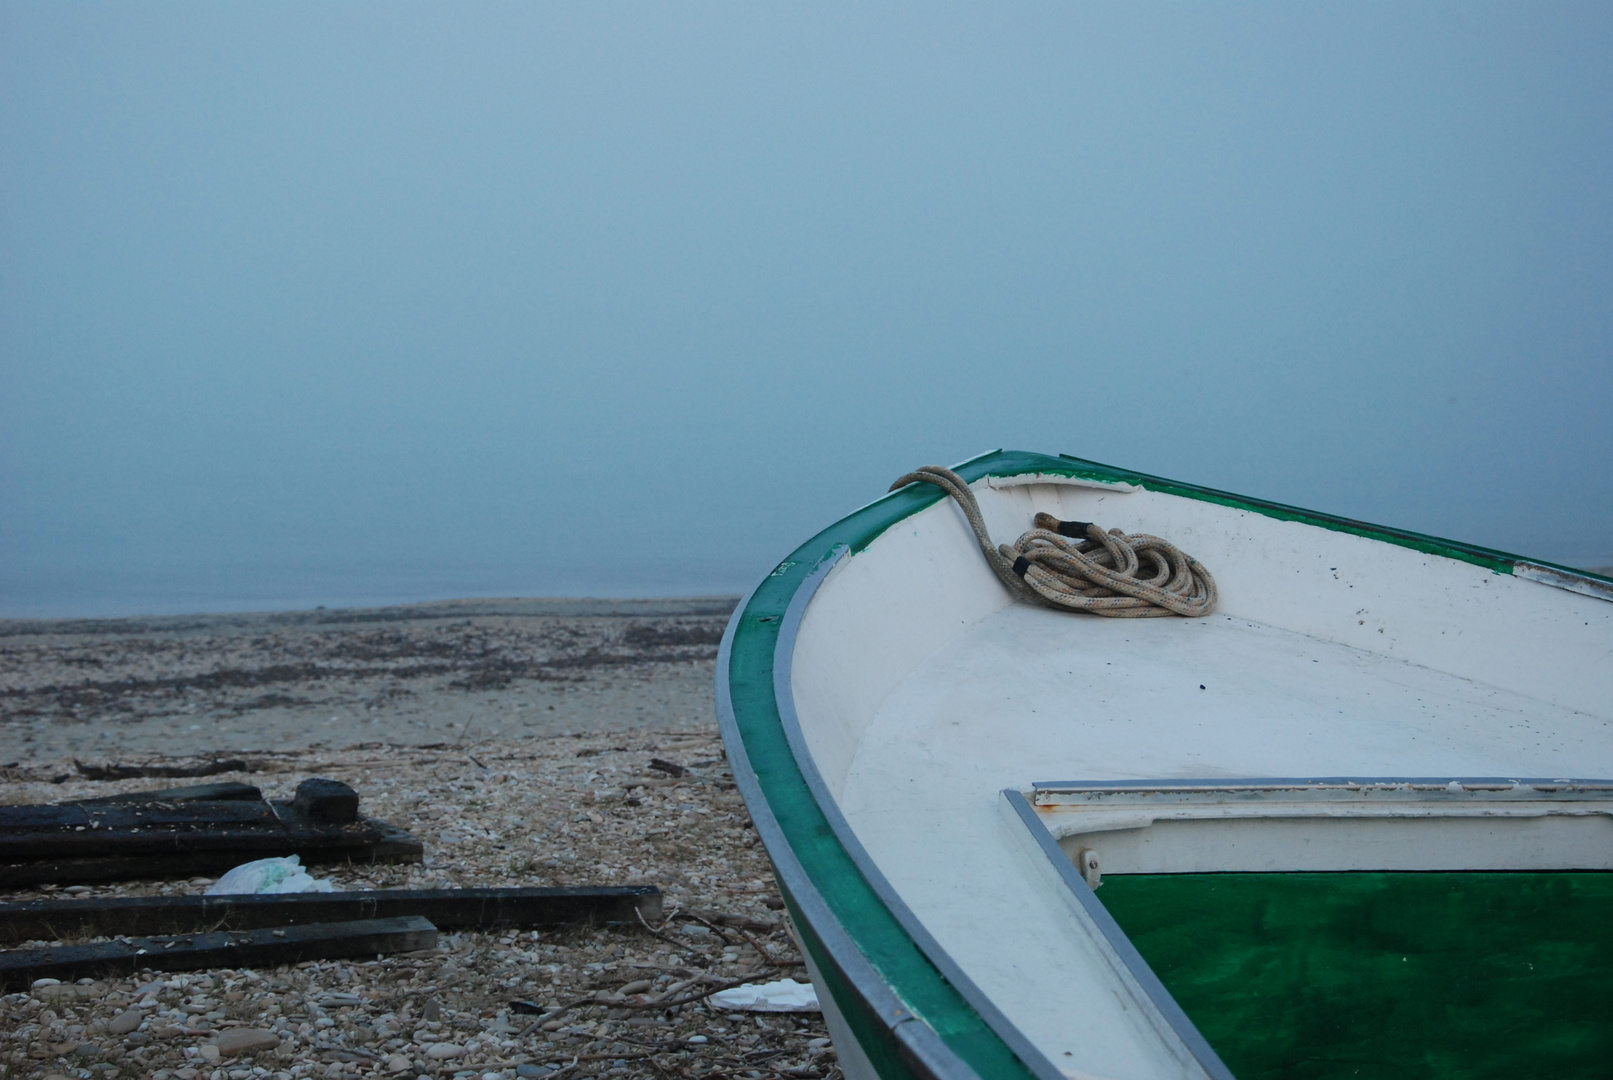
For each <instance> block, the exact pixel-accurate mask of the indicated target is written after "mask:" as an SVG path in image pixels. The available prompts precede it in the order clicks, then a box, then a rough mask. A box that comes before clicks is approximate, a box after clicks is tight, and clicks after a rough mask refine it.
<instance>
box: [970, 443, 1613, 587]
mask: <svg viewBox="0 0 1613 1080" xmlns="http://www.w3.org/2000/svg"><path fill="white" fill-rule="evenodd" d="M1034 456H1040V455H1034ZM1059 460H1060V461H1061V462H1062V463H1064V465H1065V471H1064V472H1063V473H1061V475H1068V476H1077V477H1080V478H1082V479H1086V480H1104V481H1120V482H1122V483H1127V484H1136V485H1138V486H1139V487H1143V488H1147V489H1148V490H1149V491H1158V492H1161V493H1163V494H1167V495H1179V496H1181V497H1183V498H1186V499H1197V500H1199V501H1200V502H1211V503H1216V504H1218V505H1220V506H1229V507H1232V508H1234V509H1238V510H1248V511H1250V512H1251V513H1256V514H1260V515H1261V516H1263V517H1269V518H1276V519H1278V520H1279V521H1298V522H1301V523H1303V524H1305V525H1315V526H1316V527H1317V528H1321V529H1329V530H1331V531H1333V532H1342V533H1350V534H1352V535H1354V536H1362V537H1366V538H1367V539H1369V540H1379V541H1382V542H1383V543H1386V544H1394V545H1396V546H1398V547H1406V548H1412V549H1413V550H1415V551H1422V552H1426V553H1427V554H1429V555H1442V556H1444V557H1445V558H1447V559H1458V560H1460V561H1462V562H1467V563H1472V564H1473V565H1475V566H1482V567H1484V568H1485V569H1487V570H1494V571H1495V572H1496V573H1498V574H1510V573H1512V566H1513V564H1514V563H1518V562H1530V563H1534V564H1536V565H1538V566H1549V567H1552V568H1553V569H1555V570H1562V571H1564V572H1565V573H1569V574H1583V575H1584V576H1586V577H1589V578H1594V579H1596V580H1598V581H1613V578H1605V577H1602V576H1601V575H1600V574H1592V573H1588V572H1586V571H1584V570H1579V569H1576V568H1574V567H1572V566H1562V565H1560V564H1558V563H1552V562H1546V561H1545V560H1544V559H1534V558H1527V557H1525V556H1522V555H1513V554H1511V553H1509V552H1505V551H1497V550H1496V549H1495V548H1487V547H1480V546H1478V545H1477V544H1467V543H1463V542H1462V541H1460V540H1447V539H1445V538H1444V537H1441V536H1429V535H1427V534H1426V533H1418V532H1412V531H1410V530H1409V529H1396V528H1392V527H1390V526H1388V525H1373V524H1370V523H1368V522H1365V521H1356V520H1354V519H1352V518H1346V517H1339V516H1338V515H1337V514H1324V513H1322V512H1320V511H1317V510H1306V509H1304V508H1303V507H1299V506H1289V505H1287V504H1286V503H1278V502H1270V501H1268V500H1266V499H1251V498H1249V497H1248V496H1245V495H1234V494H1233V493H1231V492H1229V491H1218V490H1217V489H1215V488H1208V487H1202V486H1200V485H1198V484H1183V483H1180V482H1178V481H1176V480H1167V479H1165V478H1164V477H1161V476H1150V475H1149V474H1148V473H1140V472H1133V471H1131V470H1130V469H1120V468H1116V467H1115V466H1113V465H1104V464H1101V463H1099V462H1096V461H1088V460H1086V459H1085V458H1078V457H1072V456H1070V455H1069V454H1060V455H1059ZM1021 471H1023V470H1021ZM1042 471H1051V470H1042ZM993 475H997V474H996V472H995V470H993Z"/></svg>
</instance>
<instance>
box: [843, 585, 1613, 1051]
mask: <svg viewBox="0 0 1613 1080" xmlns="http://www.w3.org/2000/svg"><path fill="white" fill-rule="evenodd" d="M1610 736H1613V716H1610V715H1609V714H1607V713H1602V714H1600V715H1592V714H1589V713H1586V712H1578V711H1574V710H1572V709H1568V708H1564V707H1561V706H1556V705H1550V704H1546V703H1543V702H1541V701H1538V700H1534V699H1532V698H1529V697H1526V696H1523V695H1520V694H1518V693H1515V692H1511V691H1507V690H1502V689H1497V688H1495V687H1490V686H1486V685H1484V684H1482V683H1480V682H1477V681H1474V680H1470V679H1465V678H1461V677H1458V676H1453V675H1450V674H1446V673H1443V672H1440V671H1436V670H1433V669H1430V668H1425V667H1419V666H1416V665H1413V664H1410V663H1407V662H1405V661H1403V660H1397V659H1394V658H1391V657H1387V656H1384V655H1378V654H1374V653H1370V652H1366V651H1363V650H1360V649H1357V648H1354V647H1351V646H1346V645H1341V644H1336V643H1331V642H1327V641H1323V640H1320V639H1317V638H1312V637H1307V636H1305V635H1302V634H1298V633H1295V632H1292V631H1287V630H1282V629H1278V628H1274V627H1271V626H1267V625H1263V624H1260V623H1257V622H1252V621H1249V620H1247V619H1244V618H1239V617H1236V616H1227V615H1215V616H1211V617H1209V618H1205V619H1195V620H1185V619H1151V620H1108V619H1100V618H1093V617H1085V616H1072V615H1068V614H1064V613H1059V612H1055V611H1051V610H1048V609H1044V608H1039V607H1032V606H1030V605H1026V604H1014V605H1012V606H1009V607H1007V608H1004V609H1002V610H999V611H997V612H996V613H995V614H992V615H990V616H988V617H986V618H984V619H982V620H981V621H979V622H978V623H975V624H974V625H973V626H971V627H970V628H968V629H967V630H966V631H964V632H963V633H962V634H960V635H959V636H958V637H956V638H954V639H953V640H952V641H951V642H950V643H948V644H947V645H946V646H944V647H943V648H941V649H940V650H939V651H937V652H936V653H934V654H933V655H932V656H930V657H929V658H928V659H927V660H925V661H924V662H923V663H922V664H921V665H920V666H918V667H917V668H915V669H914V670H913V671H912V672H911V673H910V674H909V675H908V677H907V678H906V679H905V680H904V681H902V682H901V683H900V684H899V685H898V686H897V687H896V689H895V690H894V692H893V693H891V694H890V695H889V697H888V698H887V699H886V700H885V701H884V703H883V705H882V706H881V707H880V708H879V709H878V711H877V713H876V714H875V716H874V719H873V722H872V724H871V726H869V728H868V729H867V730H866V733H865V735H864V737H863V739H862V741H861V744H860V746H859V747H858V749H857V752H856V755H855V757H854V759H853V760H852V763H851V767H850V769H849V770H848V772H847V774H846V776H845V779H844V781H843V783H842V784H841V785H840V791H839V792H838V793H837V794H838V797H839V801H840V805H841V809H842V811H843V812H844V814H845V816H846V818H847V820H848V822H849V823H850V825H851V827H852V828H853V830H854V831H855V832H856V834H857V836H858V838H859V839H860V840H861V842H862V843H863V845H864V846H865V847H866V848H867V850H868V852H869V854H870V855H871V856H872V857H873V860H874V862H875V863H876V864H878V866H879V867H880V869H881V871H882V872H883V873H884V875H885V876H886V878H887V879H888V880H889V881H890V883H891V885H892V886H893V887H894V888H895V890H896V892H898V893H899V894H900V895H901V896H902V898H903V900H904V901H905V902H906V903H907V904H908V906H909V907H910V908H911V910H912V911H913V912H914V914H915V915H916V916H917V917H918V918H919V920H921V921H922V922H923V923H924V925H925V927H926V929H928V930H929V932H930V933H931V934H932V935H933V936H934V937H935V939H936V940H937V942H938V943H939V944H940V945H941V947H942V948H944V949H945V950H946V951H947V952H948V953H949V954H950V955H951V957H952V958H953V959H954V960H955V961H956V962H957V963H958V964H959V966H960V967H961V968H962V969H963V971H964V972H965V973H966V974H967V975H968V976H969V977H970V978H971V979H972V980H973V981H974V982H975V983H976V985H977V986H978V987H979V988H980V990H982V991H983V992H984V993H985V995H986V996H987V997H989V998H990V999H992V1000H993V1001H994V1002H996V1003H997V1004H998V1005H999V1006H1000V1007H1001V1008H1002V1010H1003V1012H1004V1013H1006V1014H1007V1015H1009V1016H1011V1017H1013V1019H1014V1022H1015V1023H1016V1024H1017V1025H1018V1026H1019V1027H1020V1029H1021V1030H1022V1031H1023V1033H1024V1034H1025V1035H1026V1036H1027V1037H1028V1038H1029V1039H1030V1040H1031V1041H1032V1042H1033V1043H1035V1044H1036V1045H1037V1046H1038V1047H1039V1048H1040V1049H1041V1050H1042V1051H1043V1052H1044V1053H1045V1054H1046V1055H1047V1056H1048V1057H1049V1058H1050V1059H1051V1060H1053V1061H1054V1062H1055V1063H1058V1062H1061V1061H1063V1062H1068V1061H1071V1060H1079V1061H1081V1062H1082V1067H1083V1069H1085V1070H1088V1072H1086V1073H1083V1072H1080V1071H1075V1072H1072V1075H1076V1076H1080V1075H1091V1074H1092V1072H1091V1071H1092V1070H1094V1069H1096V1070H1097V1071H1098V1074H1099V1075H1104V1074H1105V1073H1104V1072H1103V1070H1104V1069H1105V1068H1106V1066H1105V1064H1104V1063H1105V1060H1106V1059H1110V1064H1111V1065H1112V1069H1111V1070H1110V1071H1109V1072H1108V1073H1107V1075H1112V1076H1117V1077H1121V1076H1131V1075H1134V1074H1136V1062H1135V1059H1134V1058H1128V1057H1127V1053H1128V1051H1127V1050H1126V1049H1125V1046H1126V1044H1132V1045H1135V1044H1134V1042H1133V1040H1131V1039H1127V1038H1123V1037H1122V1038H1111V1037H1109V1035H1108V1034H1107V1032H1108V1031H1109V1030H1111V1029H1112V1030H1114V1031H1116V1032H1118V1031H1119V1030H1121V1029H1126V1028H1130V1027H1132V1026H1133V1025H1134V1024H1135V1023H1136V1022H1137V1018H1136V1017H1127V1016H1126V1015H1124V1014H1125V1012H1126V1007H1125V1005H1124V1004H1123V1001H1122V999H1123V996H1124V995H1121V994H1117V993H1116V990H1115V987H1114V986H1113V985H1111V984H1110V982H1109V981H1108V978H1107V976H1106V972H1107V970H1108V969H1107V967H1106V964H1105V963H1104V962H1103V961H1102V959H1101V958H1099V957H1097V956H1095V955H1094V953H1093V949H1094V946H1093V943H1092V941H1091V939H1090V936H1089V935H1088V934H1087V933H1085V932H1084V931H1082V930H1081V929H1080V928H1079V927H1078V926H1077V925H1076V923H1075V920H1074V918H1073V916H1072V915H1071V914H1070V912H1069V910H1068V909H1067V908H1065V907H1061V906H1059V905H1055V904H1047V903H1045V902H1042V901H1041V900H1039V899H1037V890H1034V889H1032V888H1030V886H1029V881H1030V879H1031V877H1032V873H1031V870H1030V869H1029V863H1028V862H1027V859H1026V857H1025V855H1024V853H1023V852H1022V851H1021V850H1020V849H1019V848H1018V846H1017V845H1016V844H1015V842H1014V839H1013V837H1012V836H1011V835H1010V832H1009V830H1010V828H1011V826H1010V824H1009V823H1007V822H1005V820H1004V819H1003V817H1002V816H1001V814H1000V813H999V806H998V797H999V796H998V793H999V792H1000V791H1001V790H1002V789H1004V788H1017V789H1024V788H1027V787H1029V785H1030V784H1032V783H1033V782H1036V781H1049V780H1057V781H1074V780H1097V781H1102V780H1127V779H1166V778H1183V779H1187V778H1200V779H1215V778H1246V777H1307V776H1318V777H1320V776H1346V775H1348V776H1425V777H1439V776H1450V777H1456V776H1469V777H1472V776H1520V777H1528V776H1532V777H1565V778H1566V777H1576V778H1586V777H1609V776H1613V737H1610ZM1050 1000H1054V1001H1060V1002H1065V1003H1067V1007H1066V1008H1060V1009H1048V1008H1047V1007H1046V1003H1047V1002H1048V1001H1050ZM1077 1044H1079V1045H1077ZM1156 1064H1157V1066H1158V1068H1157V1069H1156V1070H1155V1071H1154V1073H1153V1075H1171V1074H1174V1073H1177V1072H1179V1071H1180V1066H1179V1064H1178V1063H1173V1062H1169V1061H1166V1060H1163V1059H1162V1060H1160V1061H1159V1062H1157V1063H1156Z"/></svg>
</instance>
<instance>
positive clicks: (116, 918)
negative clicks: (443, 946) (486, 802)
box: [0, 885, 661, 944]
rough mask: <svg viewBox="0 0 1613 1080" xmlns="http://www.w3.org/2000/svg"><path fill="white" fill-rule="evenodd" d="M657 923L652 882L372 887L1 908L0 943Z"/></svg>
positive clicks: (658, 908)
mask: <svg viewBox="0 0 1613 1080" xmlns="http://www.w3.org/2000/svg"><path fill="white" fill-rule="evenodd" d="M639 913H642V914H643V916H644V918H645V919H647V920H650V921H652V922H658V921H659V920H660V918H661V891H660V890H659V889H657V888H655V887H654V886H653V885H607V886H599V887H593V888H570V889H567V888H513V889H487V888H483V889H373V890H366V891H363V892H341V893H293V894H289V895H279V896H123V897H105V898H96V899H87V900H24V901H19V902H17V903H11V904H0V943H4V944H13V943H16V942H20V941H59V940H61V939H63V938H64V937H76V936H80V935H85V934H94V935H98V936H109V937H110V936H114V935H119V934H173V933H186V932H191V933H194V932H200V931H204V930H256V929H261V928H265V927H280V926H296V925H299V924H306V923H324V922H338V921H341V920H344V919H390V918H400V917H402V916H405V915H421V916H424V917H425V918H428V919H430V920H431V921H432V922H433V923H434V924H435V925H437V926H439V927H442V928H444V929H464V928H475V929H487V928H491V927H502V926H511V927H516V926H521V927H529V926H554V925H559V924H563V923H595V924H603V923H624V922H625V923H636V922H637V921H638V916H639Z"/></svg>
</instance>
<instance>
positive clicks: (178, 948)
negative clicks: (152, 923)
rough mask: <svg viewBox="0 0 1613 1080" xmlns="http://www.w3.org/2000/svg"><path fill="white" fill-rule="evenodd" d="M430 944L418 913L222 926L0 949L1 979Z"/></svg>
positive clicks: (239, 964)
mask: <svg viewBox="0 0 1613 1080" xmlns="http://www.w3.org/2000/svg"><path fill="white" fill-rule="evenodd" d="M436 946H437V928H436V927H435V926H433V925H432V924H431V922H430V920H428V919H424V918H421V917H420V916H418V915H412V916H407V917H404V918H399V919H364V920H359V921H355V922H337V923H311V924H308V925H306V926H290V927H286V928H284V929H262V930H244V931H233V930H229V931H221V932H216V933H208V934H191V935H177V936H164V937H142V938H126V939H123V940H121V941H106V942H98V943H96V944H93V945H66V946H60V947H56V948H49V949H12V950H9V951H7V952H0V987H5V988H21V987H26V986H28V985H29V984H31V983H32V982H33V981H34V980H35V979H45V978H50V979H61V980H63V981H64V982H65V981H69V980H72V979H82V978H88V977H91V976H96V975H103V974H129V973H133V972H137V971H141V970H144V969H150V970H153V971H197V970H200V969H203V968H221V967H228V968H259V967H274V966H277V965H279V964H296V963H300V962H301V961H303V960H324V959H331V958H334V957H344V956H374V955H376V954H377V953H390V952H412V951H414V950H415V949H433V948H436Z"/></svg>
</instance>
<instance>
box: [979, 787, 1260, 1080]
mask: <svg viewBox="0 0 1613 1080" xmlns="http://www.w3.org/2000/svg"><path fill="white" fill-rule="evenodd" d="M1002 798H1004V799H1005V800H1007V802H1008V805H1009V806H1011V807H1013V809H1014V813H1015V814H1017V815H1018V817H1019V820H1020V822H1021V823H1022V824H1023V825H1024V826H1025V828H1026V829H1028V830H1029V831H1030V834H1031V838H1032V839H1033V840H1035V842H1036V846H1037V848H1038V849H1039V850H1040V851H1041V852H1042V854H1043V855H1045V856H1046V857H1047V859H1048V861H1049V862H1050V863H1051V864H1052V866H1053V869H1054V870H1055V871H1056V872H1057V873H1058V876H1059V877H1060V878H1061V879H1062V880H1063V881H1064V884H1065V885H1066V886H1067V887H1068V888H1069V890H1070V895H1071V896H1072V897H1073V898H1074V899H1075V902H1076V904H1077V905H1078V906H1079V907H1080V908H1081V910H1082V912H1083V913H1085V915H1086V916H1087V917H1088V918H1089V919H1091V920H1092V922H1093V923H1094V924H1095V925H1096V927H1097V930H1098V932H1099V934H1101V935H1102V937H1103V939H1104V940H1105V941H1106V942H1107V943H1108V944H1109V947H1110V948H1112V949H1113V950H1114V951H1115V954H1116V956H1118V957H1119V959H1120V962H1121V963H1122V964H1123V965H1124V966H1125V969H1126V971H1127V972H1128V973H1129V974H1130V975H1131V977H1132V978H1133V979H1135V980H1136V983H1137V988H1138V989H1139V990H1141V991H1142V993H1143V995H1144V996H1145V997H1146V998H1147V999H1148V1001H1149V1002H1150V1003H1151V1004H1152V1005H1153V1006H1154V1008H1156V1009H1158V1010H1159V1014H1160V1016H1161V1018H1162V1019H1163V1020H1164V1021H1165V1023H1166V1024H1167V1025H1168V1026H1169V1027H1170V1029H1171V1031H1172V1032H1174V1033H1175V1035H1176V1037H1177V1038H1179V1039H1181V1040H1182V1044H1183V1045H1184V1046H1185V1047H1186V1048H1187V1051H1188V1053H1190V1054H1192V1055H1193V1058H1194V1060H1195V1061H1197V1062H1198V1064H1199V1066H1200V1067H1201V1068H1203V1069H1204V1071H1205V1072H1207V1073H1209V1074H1210V1076H1212V1077H1214V1078H1215V1080H1236V1077H1234V1076H1233V1075H1232V1070H1231V1069H1228V1068H1227V1066H1226V1064H1225V1063H1224V1062H1223V1061H1222V1060H1221V1056H1220V1055H1219V1054H1217V1053H1216V1052H1215V1049H1214V1048H1213V1047H1211V1046H1210V1043H1209V1041H1208V1040H1207V1039H1205V1037H1204V1036H1203V1035H1202V1034H1200V1033H1199V1029H1198V1027H1197V1026H1195V1025H1194V1023H1193V1021H1192V1020H1190V1019H1188V1015H1187V1013H1185V1012H1183V1011H1182V1007H1181V1006H1180V1005H1178V1004H1177V1003H1176V999H1175V998H1174V997H1172V996H1171V992H1170V991H1169V990H1167V989H1165V984H1164V983H1162V982H1160V981H1159V976H1158V975H1155V974H1154V969H1153V968H1151V967H1149V966H1148V961H1146V960H1144V959H1143V955H1142V953H1140V952H1138V951H1137V946H1135V945H1133V944H1132V943H1131V939H1130V938H1129V937H1127V936H1126V932H1125V931H1124V930H1122V929H1120V924H1119V923H1117V922H1115V917H1114V916H1113V915H1111V914H1109V909H1108V908H1106V907H1104V906H1103V902H1102V901H1100V900H1099V899H1098V898H1097V897H1096V896H1095V895H1093V892H1092V890H1091V889H1090V888H1089V887H1088V886H1087V883H1086V879H1084V878H1083V877H1082V876H1081V875H1080V874H1079V873H1077V872H1076V869H1075V866H1074V865H1073V864H1072V863H1071V862H1070V860H1069V859H1067V858H1065V856H1064V852H1063V850H1062V849H1061V848H1060V847H1059V846H1058V842H1057V841H1056V840H1054V839H1053V835H1052V834H1051V833H1049V832H1048V831H1047V829H1046V827H1044V826H1043V825H1042V822H1041V821H1040V820H1039V819H1038V818H1037V816H1036V811H1035V810H1034V809H1033V808H1032V807H1031V804H1030V801H1029V800H1027V799H1026V798H1025V796H1024V794H1023V793H1022V792H1019V791H1015V790H1014V789H1013V788H1006V789H1004V790H1003V792H1002Z"/></svg>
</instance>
